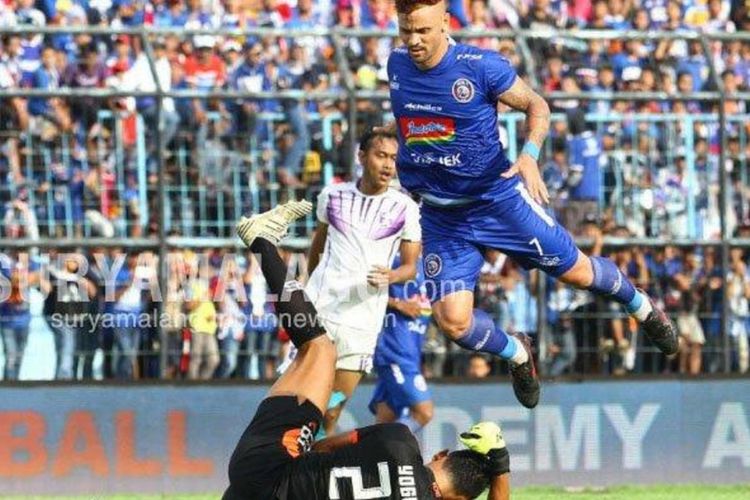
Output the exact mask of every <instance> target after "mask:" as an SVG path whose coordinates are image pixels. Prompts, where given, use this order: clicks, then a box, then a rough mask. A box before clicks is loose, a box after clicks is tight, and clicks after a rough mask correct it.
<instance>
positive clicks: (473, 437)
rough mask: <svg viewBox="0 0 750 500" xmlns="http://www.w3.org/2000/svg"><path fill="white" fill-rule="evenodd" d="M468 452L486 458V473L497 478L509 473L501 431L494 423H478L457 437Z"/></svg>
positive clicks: (506, 450)
mask: <svg viewBox="0 0 750 500" xmlns="http://www.w3.org/2000/svg"><path fill="white" fill-rule="evenodd" d="M459 437H460V439H461V442H462V443H463V444H464V445H465V446H466V447H467V448H468V449H470V450H472V451H476V452H477V453H481V454H482V455H484V456H486V457H487V473H488V474H490V475H491V476H499V475H501V474H505V473H507V472H510V454H509V453H508V448H506V446H505V439H503V431H502V429H500V426H499V425H497V424H495V423H494V422H480V423H478V424H475V425H474V426H472V428H471V429H469V430H468V431H467V432H462V433H461V435H460V436H459Z"/></svg>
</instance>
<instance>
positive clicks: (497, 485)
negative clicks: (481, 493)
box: [487, 472, 510, 500]
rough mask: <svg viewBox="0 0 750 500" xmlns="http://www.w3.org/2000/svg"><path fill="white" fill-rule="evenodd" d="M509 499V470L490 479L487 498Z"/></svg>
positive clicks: (488, 499) (489, 499)
mask: <svg viewBox="0 0 750 500" xmlns="http://www.w3.org/2000/svg"><path fill="white" fill-rule="evenodd" d="M509 499H510V472H506V473H505V474H500V475H499V476H495V477H493V478H492V480H491V481H490V495H489V496H488V497H487V500H509Z"/></svg>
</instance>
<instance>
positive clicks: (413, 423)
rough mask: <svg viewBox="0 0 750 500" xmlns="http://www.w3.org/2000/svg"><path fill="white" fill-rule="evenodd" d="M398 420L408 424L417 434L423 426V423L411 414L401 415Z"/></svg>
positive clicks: (400, 422) (413, 432)
mask: <svg viewBox="0 0 750 500" xmlns="http://www.w3.org/2000/svg"><path fill="white" fill-rule="evenodd" d="M396 422H398V423H399V424H404V425H405V426H407V427H408V428H409V430H410V431H411V433H412V434H416V433H417V432H419V430H420V429H421V428H422V424H420V423H419V422H417V421H416V420H414V419H413V418H412V417H411V415H401V416H400V417H399V419H398V420H396Z"/></svg>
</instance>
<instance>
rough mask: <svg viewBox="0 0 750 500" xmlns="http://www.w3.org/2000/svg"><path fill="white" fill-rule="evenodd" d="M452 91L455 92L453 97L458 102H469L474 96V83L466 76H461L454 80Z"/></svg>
mask: <svg viewBox="0 0 750 500" xmlns="http://www.w3.org/2000/svg"><path fill="white" fill-rule="evenodd" d="M451 93H452V94H453V98H454V99H455V100H457V101H458V102H460V103H466V102H469V101H471V100H472V99H473V98H474V84H472V83H471V82H470V81H469V80H467V79H466V78H459V79H458V80H456V81H455V82H453V88H452V89H451Z"/></svg>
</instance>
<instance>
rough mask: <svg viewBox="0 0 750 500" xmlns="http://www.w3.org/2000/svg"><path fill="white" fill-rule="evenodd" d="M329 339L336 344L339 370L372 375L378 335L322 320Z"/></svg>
mask: <svg viewBox="0 0 750 500" xmlns="http://www.w3.org/2000/svg"><path fill="white" fill-rule="evenodd" d="M320 322H321V324H322V325H323V328H325V330H326V333H327V334H328V337H329V338H330V339H331V340H332V341H333V343H334V344H336V352H337V353H338V356H337V358H336V369H337V370H349V371H354V372H365V373H370V372H371V371H372V358H373V356H374V355H375V346H376V345H377V344H378V334H379V333H380V332H372V331H369V330H360V329H359V328H354V327H351V326H348V325H342V324H340V323H336V322H335V321H330V320H327V319H323V318H320Z"/></svg>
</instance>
